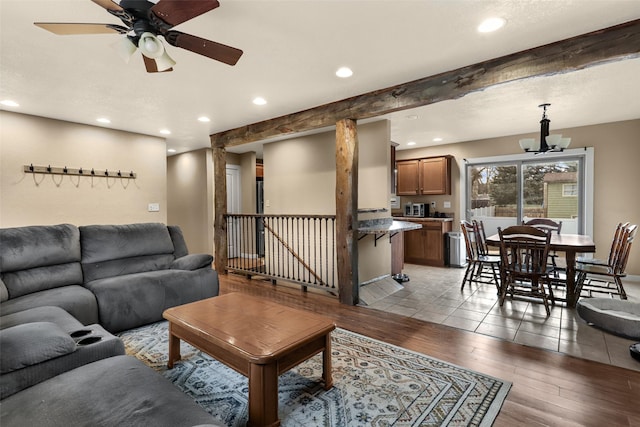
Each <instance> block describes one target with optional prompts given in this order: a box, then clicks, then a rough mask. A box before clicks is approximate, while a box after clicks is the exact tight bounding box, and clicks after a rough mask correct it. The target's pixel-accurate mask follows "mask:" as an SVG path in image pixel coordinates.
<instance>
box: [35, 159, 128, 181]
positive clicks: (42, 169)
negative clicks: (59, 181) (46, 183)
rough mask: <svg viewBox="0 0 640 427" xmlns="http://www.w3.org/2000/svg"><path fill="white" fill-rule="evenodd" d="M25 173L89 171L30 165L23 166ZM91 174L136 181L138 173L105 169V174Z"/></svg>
mask: <svg viewBox="0 0 640 427" xmlns="http://www.w3.org/2000/svg"><path fill="white" fill-rule="evenodd" d="M23 171H24V172H26V173H46V174H52V175H82V176H84V175H86V174H87V171H86V170H85V169H83V168H79V169H73V168H68V167H67V166H64V167H56V166H51V165H47V166H34V165H33V163H31V164H28V165H23ZM89 174H91V175H92V176H96V177H115V176H118V177H120V178H124V179H135V178H136V173H135V172H134V171H130V172H128V173H126V172H125V173H122V170H121V169H118V172H115V170H112V171H111V172H110V171H109V169H105V170H104V173H100V172H98V173H97V174H96V170H95V169H94V168H91V172H89Z"/></svg>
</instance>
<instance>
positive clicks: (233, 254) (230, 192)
mask: <svg viewBox="0 0 640 427" xmlns="http://www.w3.org/2000/svg"><path fill="white" fill-rule="evenodd" d="M227 213H230V214H237V213H240V169H239V168H238V167H237V166H227ZM227 237H228V239H227V244H228V248H227V251H228V254H227V256H228V258H237V257H239V256H240V253H239V250H240V249H239V248H240V241H241V240H240V239H241V238H242V236H241V230H240V226H239V221H238V220H237V219H236V220H234V219H231V218H229V219H227Z"/></svg>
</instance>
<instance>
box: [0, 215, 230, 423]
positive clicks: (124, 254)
mask: <svg viewBox="0 0 640 427" xmlns="http://www.w3.org/2000/svg"><path fill="white" fill-rule="evenodd" d="M212 261H213V257H212V256H211V255H207V254H189V253H188V251H187V247H186V244H185V241H184V238H183V236H182V233H181V231H180V228H179V227H175V226H166V225H164V224H159V223H143V224H128V225H91V226H81V227H76V226H74V225H70V224H61V225H53V226H30V227H17V228H5V229H0V370H1V372H0V399H2V400H1V401H0V424H1V425H2V426H3V427H4V426H14V425H15V426H24V425H64V426H70V425H78V426H80V425H100V426H111V425H113V426H116V425H117V426H122V425H132V426H133V425H136V426H139V425H154V426H163V425H166V426H192V425H196V424H199V425H217V424H216V423H215V421H214V419H213V417H212V416H211V415H209V414H208V413H206V412H205V411H204V410H203V409H201V408H200V407H199V406H198V405H196V404H195V403H194V402H193V401H192V400H191V399H190V398H188V397H187V396H186V395H184V394H182V393H181V392H180V391H178V390H177V389H176V388H175V387H174V386H173V385H172V384H171V383H169V382H168V381H166V380H165V379H164V378H162V377H161V376H160V375H159V374H157V373H156V372H155V371H153V370H152V369H151V368H148V367H146V366H145V365H144V364H143V363H142V362H140V361H137V360H136V359H135V358H133V357H130V356H125V355H124V345H123V344H122V341H120V339H118V338H117V337H115V336H114V335H112V333H115V332H119V331H122V330H126V329H130V328H134V327H137V326H141V325H144V324H147V323H152V322H156V321H159V320H162V312H163V311H164V310H165V309H167V308H169V307H173V306H176V305H180V304H185V303H188V302H192V301H196V300H199V299H203V298H209V297H213V296H216V295H218V277H217V273H216V272H215V271H214V270H213V269H212V268H211V264H212Z"/></svg>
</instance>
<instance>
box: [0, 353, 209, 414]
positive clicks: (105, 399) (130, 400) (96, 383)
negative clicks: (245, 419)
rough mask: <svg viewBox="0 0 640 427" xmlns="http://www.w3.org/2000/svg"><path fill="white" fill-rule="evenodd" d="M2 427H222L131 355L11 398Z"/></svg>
mask: <svg viewBox="0 0 640 427" xmlns="http://www.w3.org/2000/svg"><path fill="white" fill-rule="evenodd" d="M0 419H2V427H23V426H45V425H46V426H65V427H71V426H119V427H126V426H132V427H134V426H135V427H137V426H154V427H163V426H167V427H183V426H185V427H186V426H194V425H198V424H207V425H209V424H214V425H221V424H219V423H217V422H216V421H215V419H214V418H213V417H212V416H211V415H209V414H208V413H207V412H206V411H205V410H204V409H203V408H201V407H200V406H198V404H196V403H195V401H194V400H193V399H192V398H190V397H189V396H187V395H186V394H184V393H182V392H181V391H180V390H178V388H176V387H175V386H174V385H173V384H171V383H170V382H169V381H167V380H166V379H165V378H163V377H162V375H160V374H159V373H157V372H155V371H154V370H153V369H151V368H149V367H147V366H145V365H144V364H143V363H142V362H140V361H139V360H137V359H135V358H134V357H131V356H115V357H109V358H107V359H103V360H100V361H98V362H94V363H90V364H88V365H84V366H82V367H79V368H77V369H74V370H72V371H69V372H65V373H64V374H61V375H58V376H56V377H54V378H51V379H49V380H47V381H44V382H41V383H39V384H36V385H34V386H33V387H30V388H28V389H26V390H23V391H22V392H20V393H16V394H14V395H13V396H10V397H8V398H7V399H4V400H3V401H2V405H0Z"/></svg>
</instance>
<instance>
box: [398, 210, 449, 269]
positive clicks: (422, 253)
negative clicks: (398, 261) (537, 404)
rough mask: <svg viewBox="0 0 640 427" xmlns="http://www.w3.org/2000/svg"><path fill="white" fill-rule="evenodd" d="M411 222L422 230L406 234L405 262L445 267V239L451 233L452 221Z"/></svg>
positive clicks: (424, 220)
mask: <svg viewBox="0 0 640 427" xmlns="http://www.w3.org/2000/svg"><path fill="white" fill-rule="evenodd" d="M405 220H406V219H405ZM411 222H416V223H418V224H421V225H422V228H421V229H419V230H411V231H406V232H405V233H404V261H405V262H408V263H410V264H421V265H433V266H438V267H444V258H445V256H444V255H445V249H444V237H445V233H448V232H449V231H451V227H452V221H450V220H449V221H438V220H427V219H423V220H412V221H411Z"/></svg>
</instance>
